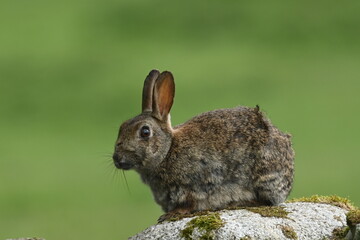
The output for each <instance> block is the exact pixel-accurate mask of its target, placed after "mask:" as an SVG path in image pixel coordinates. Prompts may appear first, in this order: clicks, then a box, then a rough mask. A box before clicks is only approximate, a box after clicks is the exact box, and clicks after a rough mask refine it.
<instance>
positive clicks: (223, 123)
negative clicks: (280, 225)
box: [114, 72, 294, 220]
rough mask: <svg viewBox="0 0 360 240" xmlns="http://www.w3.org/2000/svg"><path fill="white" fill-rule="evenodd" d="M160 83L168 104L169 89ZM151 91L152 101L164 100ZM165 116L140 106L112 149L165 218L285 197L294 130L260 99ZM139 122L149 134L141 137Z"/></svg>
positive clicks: (272, 202)
mask: <svg viewBox="0 0 360 240" xmlns="http://www.w3.org/2000/svg"><path fill="white" fill-rule="evenodd" d="M164 73H166V77H164V75H163V74H164ZM162 75H163V77H162V81H164V78H166V79H165V81H172V83H171V84H172V85H170V86H174V85H173V84H174V83H173V77H172V75H171V73H169V72H163V73H161V74H160V76H159V77H158V79H159V78H161V76H162ZM158 79H157V80H158ZM157 80H156V82H155V86H154V88H156V85H157ZM157 89H158V91H163V92H162V95H164V94H165V95H166V94H168V96H166V99H167V101H168V102H169V101H170V100H169V99H171V104H172V98H173V96H174V91H173V89H171V90H166V89H164V90H162V89H161V88H157ZM150 95H151V94H150ZM156 95H157V94H154V96H152V97H153V98H154V99H152V101H153V104H154V103H156V104H159V105H161V102H160V101H161V100H159V99H156ZM144 101H146V99H145V100H144V99H143V102H144ZM170 108H171V106H170ZM170 108H169V109H168V110H169V111H170ZM165 115H166V116H167V117H165V118H163V119H159V118H157V117H156V116H157V115H156V114H154V113H153V112H149V111H144V112H143V113H141V114H140V115H138V116H136V117H135V118H133V119H130V120H128V121H126V122H124V123H123V124H122V125H121V127H120V132H119V137H118V140H117V142H116V147H115V153H114V162H115V165H116V166H117V167H118V168H123V169H130V168H131V169H134V170H136V171H137V172H138V173H139V174H140V176H141V178H142V180H143V181H144V182H145V183H146V184H148V185H149V186H150V188H151V190H152V192H153V194H154V197H155V200H156V202H157V203H158V204H160V205H161V207H162V209H163V210H164V211H165V212H166V213H167V214H165V215H164V216H163V218H162V220H164V219H166V218H168V217H171V216H172V215H174V214H186V213H192V212H196V211H202V210H217V209H224V208H227V207H236V206H258V205H278V204H280V203H282V202H283V201H284V200H285V199H286V197H287V196H288V194H289V192H290V190H291V187H292V183H293V174H294V152H293V149H292V147H291V140H290V139H291V136H290V135H288V134H284V133H282V132H281V131H280V130H278V129H277V128H276V127H275V126H273V125H272V124H271V122H270V121H269V120H268V119H266V118H265V116H264V115H263V114H262V113H261V112H260V110H259V107H258V106H256V107H255V108H249V107H236V108H231V109H219V110H214V111H210V112H206V113H203V114H200V115H198V116H196V117H194V118H192V119H190V120H189V121H187V122H185V123H184V124H181V125H179V126H176V127H174V128H172V127H171V124H170V118H169V117H168V112H166V114H165ZM143 126H147V127H148V128H149V129H150V131H151V134H150V136H148V137H145V138H144V137H142V136H141V134H140V131H141V128H142V127H143Z"/></svg>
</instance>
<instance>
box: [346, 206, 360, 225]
mask: <svg viewBox="0 0 360 240" xmlns="http://www.w3.org/2000/svg"><path fill="white" fill-rule="evenodd" d="M346 222H347V224H348V225H349V226H350V227H352V226H355V225H356V224H360V209H353V210H350V211H349V212H348V213H347V214H346Z"/></svg>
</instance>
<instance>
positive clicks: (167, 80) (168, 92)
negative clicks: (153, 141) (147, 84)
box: [152, 71, 175, 121]
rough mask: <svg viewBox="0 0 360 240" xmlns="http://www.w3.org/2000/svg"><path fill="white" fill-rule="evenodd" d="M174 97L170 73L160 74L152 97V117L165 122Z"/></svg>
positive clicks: (173, 85) (172, 79) (173, 86)
mask: <svg viewBox="0 0 360 240" xmlns="http://www.w3.org/2000/svg"><path fill="white" fill-rule="evenodd" d="M174 95H175V83H174V78H173V75H172V74H171V73H170V72H167V71H165V72H162V73H161V74H160V76H159V77H158V79H157V80H156V83H155V87H154V95H153V111H152V114H153V116H154V117H156V118H157V119H159V120H161V121H167V118H168V114H169V112H170V109H171V107H172V104H173V100H174Z"/></svg>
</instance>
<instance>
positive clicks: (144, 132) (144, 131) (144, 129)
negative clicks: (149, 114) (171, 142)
mask: <svg viewBox="0 0 360 240" xmlns="http://www.w3.org/2000/svg"><path fill="white" fill-rule="evenodd" d="M150 133H151V132H150V128H149V127H148V126H143V127H142V128H141V129H140V137H142V138H147V137H150Z"/></svg>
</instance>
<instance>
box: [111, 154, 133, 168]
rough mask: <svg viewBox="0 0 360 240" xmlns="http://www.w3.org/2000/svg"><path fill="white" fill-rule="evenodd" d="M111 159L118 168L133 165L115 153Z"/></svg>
mask: <svg viewBox="0 0 360 240" xmlns="http://www.w3.org/2000/svg"><path fill="white" fill-rule="evenodd" d="M113 160H114V165H115V167H116V168H118V169H123V170H129V169H131V168H132V167H133V166H134V165H133V164H131V163H128V162H126V161H125V158H124V157H122V158H120V157H119V155H117V154H114V155H113Z"/></svg>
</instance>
